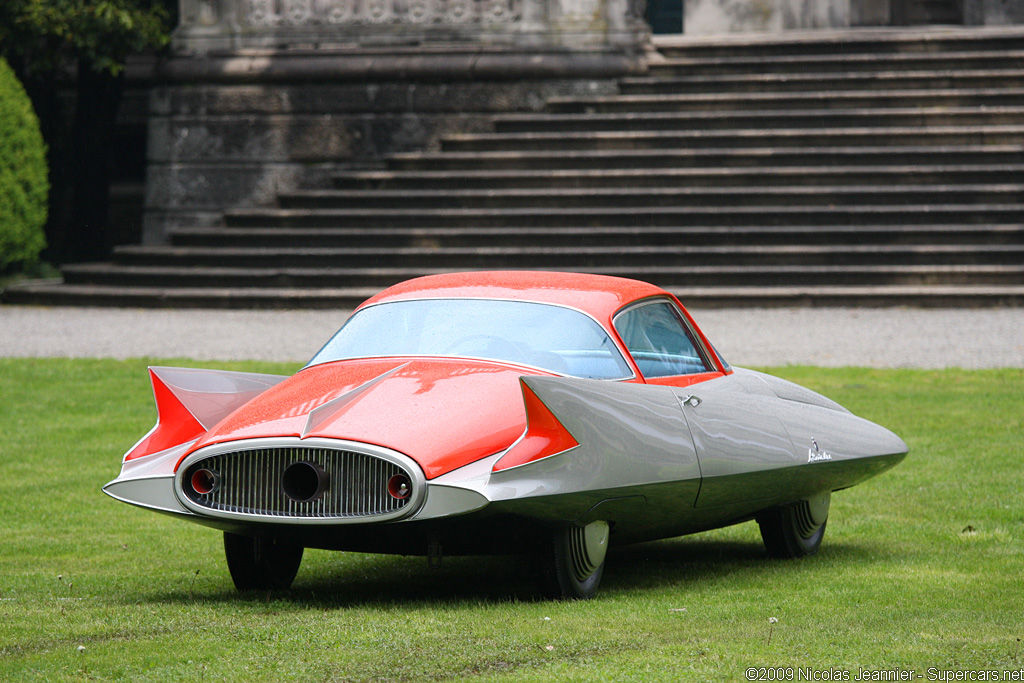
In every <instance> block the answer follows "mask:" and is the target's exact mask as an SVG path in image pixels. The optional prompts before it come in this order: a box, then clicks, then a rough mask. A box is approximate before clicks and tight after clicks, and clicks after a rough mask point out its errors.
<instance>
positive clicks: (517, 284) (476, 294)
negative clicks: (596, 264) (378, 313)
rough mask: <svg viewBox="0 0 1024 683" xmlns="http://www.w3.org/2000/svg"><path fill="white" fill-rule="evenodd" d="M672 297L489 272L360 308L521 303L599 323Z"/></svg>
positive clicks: (602, 278) (407, 286) (416, 287)
mask: <svg viewBox="0 0 1024 683" xmlns="http://www.w3.org/2000/svg"><path fill="white" fill-rule="evenodd" d="M666 294H667V292H665V290H663V289H661V288H660V287H655V286H654V285H652V284H648V283H646V282H640V281H639V280H628V279H626V278H620V277H609V276H607V275H590V274H584V273H549V272H540V271H485V272H472V273H448V274H444V275H428V276H426V277H421V278H416V279H415V280H409V281H407V282H403V283H401V284H397V285H395V286H394V287H389V288H388V289H385V290H384V291H383V292H381V293H380V294H377V295H376V296H374V297H373V298H371V299H369V300H367V301H366V302H364V303H363V304H362V306H360V308H362V307H363V306H368V305H371V304H378V303H382V302H385V301H403V300H409V299H432V298H479V299H518V300H522V301H537V302H542V303H551V304H558V305H562V306H571V307H572V308H577V309H579V310H582V311H584V312H585V313H589V314H590V315H592V316H594V317H595V318H597V319H598V320H602V319H604V320H607V319H608V318H609V317H610V316H611V315H612V314H613V313H615V311H617V310H618V309H619V308H621V307H622V306H623V305H624V304H627V303H629V302H630V301H635V300H637V299H642V298H646V297H650V296H659V295H660V296H665V295H666Z"/></svg>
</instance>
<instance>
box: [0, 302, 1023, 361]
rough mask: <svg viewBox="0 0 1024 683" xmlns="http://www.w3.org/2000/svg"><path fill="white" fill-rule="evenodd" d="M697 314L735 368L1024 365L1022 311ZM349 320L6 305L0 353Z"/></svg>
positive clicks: (287, 335) (252, 339)
mask: <svg viewBox="0 0 1024 683" xmlns="http://www.w3.org/2000/svg"><path fill="white" fill-rule="evenodd" d="M691 312H692V313H693V315H694V317H695V318H696V320H697V323H698V324H699V325H700V326H701V328H702V329H703V330H704V332H705V333H706V334H707V336H708V337H709V338H710V339H711V340H712V342H713V343H714V344H715V345H716V346H717V347H718V349H719V350H720V351H721V352H722V354H723V355H724V356H725V357H726V358H727V359H728V360H729V362H731V363H733V364H734V365H741V366H743V365H746V366H765V365H788V364H810V365H820V366H845V365H854V366H870V367H888V368H944V367H962V368H997V367H1024V309H980V310H971V309H968V310H964V309H955V310H919V309H846V308H828V309H821V308H799V309H788V308H783V309H778V308H772V309H733V310H706V311H702V310H694V311H691ZM347 315H348V312H347V311H209V310H142V309H110V308H37V307H26V306H0V357H3V356H7V357H19V358H30V357H53V356H58V357H74V358H138V357H152V358H162V359H166V358H189V359H193V360H200V361H202V360H236V359H251V360H274V361H294V362H303V361H306V360H308V359H309V358H310V357H311V356H312V355H313V354H314V353H315V352H316V351H317V350H318V349H319V348H320V346H321V345H322V344H323V343H324V342H325V341H327V339H328V338H329V337H330V335H331V334H332V333H333V332H334V331H335V330H336V329H337V328H338V327H339V326H340V325H341V323H342V322H344V320H345V318H346V317H347Z"/></svg>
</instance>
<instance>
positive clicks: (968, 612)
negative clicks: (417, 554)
mask: <svg viewBox="0 0 1024 683" xmlns="http://www.w3.org/2000/svg"><path fill="white" fill-rule="evenodd" d="M175 363H179V364H187V361H171V362H168V361H161V364H175ZM147 364H148V363H147V362H146V361H141V360H140V361H127V362H115V361H100V360H97V361H86V360H78V361H70V360H0V680H4V681H7V680H10V681H86V680H100V681H108V680H122V679H127V680H135V681H181V680H192V681H246V682H257V681H288V680H296V681H375V680H388V681H392V680H431V681H435V680H449V679H456V678H459V679H462V678H477V679H481V680H487V681H505V680H517V681H520V680H523V681H535V680H536V681H540V680H551V679H563V680H582V681H607V680H615V681H651V680H654V681H678V680H723V681H741V680H744V672H745V670H746V669H747V668H748V667H801V668H804V667H806V670H803V669H802V670H801V671H799V672H798V671H796V670H789V671H786V670H783V671H782V672H781V673H782V674H783V676H791V677H792V680H799V678H797V676H799V675H804V676H805V677H804V680H807V678H806V676H807V675H811V676H813V674H814V673H815V671H817V673H818V675H819V678H820V676H821V675H822V672H823V671H827V670H829V669H831V670H832V671H836V670H845V671H848V672H850V675H851V676H856V675H857V674H858V672H859V670H860V669H861V668H864V669H869V670H878V669H889V670H891V669H895V668H896V667H899V668H902V669H913V670H915V672H917V673H920V674H921V675H922V676H925V680H928V678H927V676H928V672H927V669H928V667H935V668H936V669H937V670H972V669H973V670H977V669H987V670H998V671H1017V670H1020V669H1022V668H1024V643H1022V638H1024V620H1022V619H1021V614H1024V597H1022V594H1021V568H1022V567H1024V502H1022V500H1021V497H1020V494H1019V486H1020V482H1021V462H1022V456H1024V439H1022V437H1021V433H1022V428H1024V424H1022V422H1024V410H1022V397H1024V370H1002V371H972V372H967V371H955V370H953V371H941V372H939V371H936V372H932V371H876V370H866V369H835V370H833V369H827V370H826V369H820V368H802V367H787V368H779V369H775V370H774V371H773V372H774V373H775V374H779V375H781V376H784V377H786V378H789V379H792V380H794V381H796V382H799V383H801V384H804V385H806V386H810V387H812V388H814V389H817V390H819V391H822V392H823V393H825V394H826V395H828V396H830V397H832V398H835V399H837V400H839V401H840V402H841V403H843V404H844V405H847V406H848V407H850V408H851V409H852V410H854V412H857V413H858V414H861V415H863V416H865V417H867V418H869V419H872V420H875V421H878V422H881V423H883V424H885V425H886V426H888V427H890V428H891V429H893V430H894V431H896V432H897V433H899V434H900V435H901V436H903V437H904V439H905V440H906V441H907V442H908V443H909V444H910V448H911V454H910V456H908V458H907V460H906V461H905V462H904V463H902V464H901V465H899V466H898V467H897V468H896V469H894V470H892V471H890V472H887V473H885V474H884V475H882V476H881V477H879V478H877V479H874V480H872V481H870V482H867V483H865V484H863V485H861V486H858V487H856V488H854V489H851V490H849V491H845V492H841V493H838V494H836V495H834V496H833V503H832V514H831V517H830V520H829V527H828V532H827V534H826V537H825V543H824V545H823V547H822V551H821V552H820V553H819V554H818V555H817V556H815V557H812V558H807V559H805V560H801V561H794V562H775V561H769V560H767V559H765V558H764V555H763V550H762V548H761V545H760V538H759V535H758V532H757V527H756V525H754V524H744V525H740V526H737V527H732V528H729V529H723V530H719V531H715V532H710V533H706V534H700V535H696V536H691V537H686V538H681V539H673V540H669V541H662V542H658V543H651V544H646V545H643V546H638V547H632V548H622V549H619V550H617V551H614V552H613V553H611V555H610V557H609V560H608V565H607V569H606V572H605V578H604V582H603V585H602V588H601V591H600V592H599V594H598V598H597V599H595V600H593V601H590V602H585V603H550V602H544V601H540V600H535V599H533V598H532V590H533V589H532V583H531V582H530V581H529V580H527V578H525V575H528V573H529V567H526V566H524V564H523V563H522V562H508V561H504V560H501V559H491V558H465V559H463V558H451V559H446V560H445V562H444V565H443V566H442V567H441V568H440V569H438V570H430V569H428V567H427V563H426V561H425V560H424V559H422V558H400V557H385V556H375V555H358V554H340V553H329V552H320V551H307V555H306V559H305V560H304V563H303V567H302V569H301V570H300V573H299V577H298V579H297V580H296V584H295V587H294V589H293V590H292V591H289V592H287V593H281V594H268V595H263V594H261V595H239V594H236V593H235V592H234V591H233V589H232V588H231V582H230V578H229V577H228V574H227V570H226V567H225V564H224V560H223V553H222V549H221V546H220V537H219V534H218V533H217V532H215V531H212V530H209V529H205V528H202V527H198V526H192V525H188V524H183V523H181V522H178V521H176V520H172V519H169V518H165V517H162V516H160V515H157V514H154V513H151V512H147V511H144V510H139V509H136V508H132V507H129V506H126V505H123V504H121V503H117V502H116V501H114V500H112V499H109V498H107V497H105V496H103V495H102V493H100V490H99V489H100V487H101V486H102V485H103V484H104V483H105V482H106V481H108V480H110V479H112V478H113V477H114V476H115V475H116V473H117V470H118V466H119V457H120V455H121V453H123V452H124V451H125V450H127V448H128V447H130V446H131V445H132V444H133V443H134V442H135V441H136V440H137V439H138V438H139V437H140V436H141V435H142V434H143V433H145V431H146V430H148V429H149V427H151V426H152V422H153V419H154V411H153V408H152V399H151V395H150V389H149V386H148V382H147V378H146V373H145V366H146V365H147ZM204 365H205V366H207V367H212V366H213V364H209V363H207V364H204ZM218 367H228V368H232V369H245V370H253V371H260V372H277V373H282V374H284V373H290V372H292V371H293V370H294V369H295V367H294V366H282V365H274V364H265V363H264V364H257V363H244V364H243V363H234V364H222V365H219V366H218ZM770 619H777V623H769V620H770ZM777 673H778V672H776V675H777ZM933 680H934V678H933ZM940 680H941V678H940ZM947 680H951V679H947ZM1018 680H1019V679H1018Z"/></svg>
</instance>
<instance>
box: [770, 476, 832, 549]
mask: <svg viewBox="0 0 1024 683" xmlns="http://www.w3.org/2000/svg"><path fill="white" fill-rule="evenodd" d="M830 502H831V494H830V493H827V492H826V493H823V494H819V495H817V496H813V497H811V498H809V499H807V500H798V501H796V502H795V503H790V504H789V505H782V506H780V507H776V508H770V509H768V510H765V511H764V512H762V513H761V514H760V515H758V516H757V524H758V526H760V527H761V540H763V541H764V547H765V549H766V550H767V551H768V555H770V556H771V557H776V558H782V559H790V558H795V557H806V556H808V555H813V554H815V553H816V552H818V548H820V547H821V539H822V538H824V536H825V526H826V524H827V523H828V508H829V503H830Z"/></svg>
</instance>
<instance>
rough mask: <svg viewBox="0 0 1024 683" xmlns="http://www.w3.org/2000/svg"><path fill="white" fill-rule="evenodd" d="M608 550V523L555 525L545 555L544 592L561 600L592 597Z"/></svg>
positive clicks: (599, 581) (598, 582)
mask: <svg viewBox="0 0 1024 683" xmlns="http://www.w3.org/2000/svg"><path fill="white" fill-rule="evenodd" d="M607 552H608V523H607V522H591V523H590V524H588V525H586V526H584V527H578V526H570V527H564V528H561V529H558V530H556V531H555V532H554V534H553V535H552V543H551V548H550V551H549V554H548V557H547V564H548V566H547V575H546V577H545V578H546V583H547V585H546V587H545V593H546V594H547V595H548V597H550V598H554V599H560V600H588V599H590V598H592V597H594V594H595V593H596V592H597V587H598V586H599V585H600V583H601V576H602V575H603V574H604V558H605V554H606V553H607Z"/></svg>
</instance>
